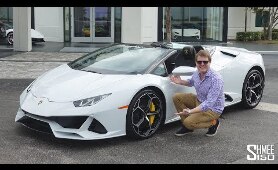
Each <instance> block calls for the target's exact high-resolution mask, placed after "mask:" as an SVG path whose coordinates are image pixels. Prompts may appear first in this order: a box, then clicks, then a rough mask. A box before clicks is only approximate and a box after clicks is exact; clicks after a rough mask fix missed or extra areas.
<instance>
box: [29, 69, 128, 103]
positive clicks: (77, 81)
mask: <svg viewBox="0 0 278 170" xmlns="http://www.w3.org/2000/svg"><path fill="white" fill-rule="evenodd" d="M125 78H127V76H126V75H102V74H97V73H91V72H85V71H80V70H74V69H71V68H70V67H69V66H68V65H67V64H64V65H62V66H60V67H57V68H55V69H53V70H51V71H49V72H48V73H46V74H45V75H43V76H42V77H40V78H39V79H38V80H37V81H36V82H35V83H34V84H33V86H32V88H31V92H32V94H33V95H34V96H36V97H45V98H47V99H48V100H49V101H55V102H70V101H75V100H79V99H83V98H88V97H93V96H95V95H101V94H97V91H98V90H99V89H100V88H105V87H109V86H115V85H116V83H117V82H118V81H120V80H123V79H125ZM107 93H109V91H107Z"/></svg>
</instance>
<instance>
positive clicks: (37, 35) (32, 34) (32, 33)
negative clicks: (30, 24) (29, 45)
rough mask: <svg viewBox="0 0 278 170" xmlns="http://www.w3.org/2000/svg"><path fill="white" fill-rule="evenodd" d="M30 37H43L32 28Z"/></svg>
mask: <svg viewBox="0 0 278 170" xmlns="http://www.w3.org/2000/svg"><path fill="white" fill-rule="evenodd" d="M31 37H32V38H44V35H43V34H42V33H40V32H38V31H36V30H34V29H31Z"/></svg>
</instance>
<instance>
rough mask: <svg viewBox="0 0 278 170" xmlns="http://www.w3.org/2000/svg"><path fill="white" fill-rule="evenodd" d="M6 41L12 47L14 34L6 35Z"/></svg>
mask: <svg viewBox="0 0 278 170" xmlns="http://www.w3.org/2000/svg"><path fill="white" fill-rule="evenodd" d="M7 41H8V43H9V44H10V45H13V43H14V34H13V32H10V33H8V35H7Z"/></svg>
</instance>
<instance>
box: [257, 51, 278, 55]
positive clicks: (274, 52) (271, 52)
mask: <svg viewBox="0 0 278 170" xmlns="http://www.w3.org/2000/svg"><path fill="white" fill-rule="evenodd" d="M253 52H255V53H259V54H262V55H263V54H270V55H271V54H272V55H276V54H278V51H253Z"/></svg>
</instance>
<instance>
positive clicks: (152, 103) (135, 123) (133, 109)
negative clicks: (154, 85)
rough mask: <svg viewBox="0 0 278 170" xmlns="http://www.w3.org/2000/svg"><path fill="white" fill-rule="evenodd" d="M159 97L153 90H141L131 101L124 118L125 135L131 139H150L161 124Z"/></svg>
mask: <svg viewBox="0 0 278 170" xmlns="http://www.w3.org/2000/svg"><path fill="white" fill-rule="evenodd" d="M162 104H163V103H162V100H161V97H160V96H159V95H158V94H157V93H156V92H155V91H153V90H148V89H145V90H142V91H140V92H138V93H137V94H136V95H135V96H134V98H133V99H132V101H131V103H130V105H129V107H128V112H127V116H126V133H127V136H128V137H130V138H133V139H146V138H149V137H151V136H152V135H153V134H155V132H156V131H157V129H158V128H159V127H160V125H161V124H163V122H162V121H163V120H164V117H165V115H164V111H163V107H162Z"/></svg>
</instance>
